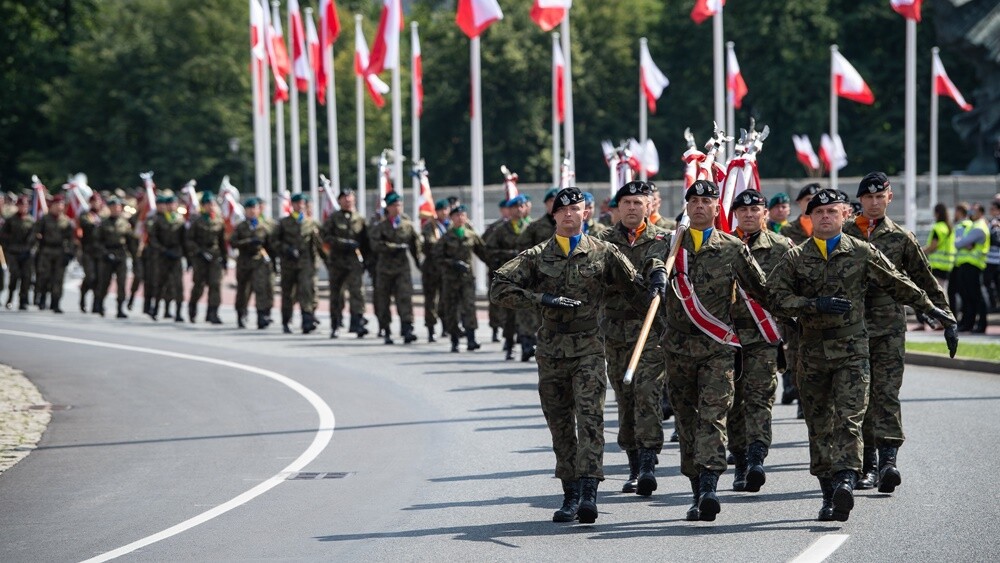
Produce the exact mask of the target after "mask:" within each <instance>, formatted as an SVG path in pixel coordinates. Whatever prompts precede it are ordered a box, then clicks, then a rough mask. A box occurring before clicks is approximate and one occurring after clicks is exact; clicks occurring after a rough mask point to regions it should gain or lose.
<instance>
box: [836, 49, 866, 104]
mask: <svg viewBox="0 0 1000 563" xmlns="http://www.w3.org/2000/svg"><path fill="white" fill-rule="evenodd" d="M833 82H834V87H835V88H836V91H837V95H838V96H840V97H841V98H847V99H848V100H854V101H855V102H858V103H860V104H866V105H872V104H874V103H875V95H874V94H872V90H871V88H869V87H868V84H866V83H865V80H864V78H861V74H860V73H858V71H857V70H855V69H854V67H853V66H851V63H849V62H847V59H845V58H844V56H843V55H841V54H840V52H839V51H837V52H834V53H833Z"/></svg>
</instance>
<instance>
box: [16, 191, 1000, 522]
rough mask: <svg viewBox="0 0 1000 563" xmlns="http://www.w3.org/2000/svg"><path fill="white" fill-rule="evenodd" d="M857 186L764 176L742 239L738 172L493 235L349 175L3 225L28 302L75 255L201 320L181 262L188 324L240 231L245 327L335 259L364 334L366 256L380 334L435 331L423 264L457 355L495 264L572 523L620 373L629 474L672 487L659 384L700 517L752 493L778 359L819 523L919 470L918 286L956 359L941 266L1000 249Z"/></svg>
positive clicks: (338, 320)
mask: <svg viewBox="0 0 1000 563" xmlns="http://www.w3.org/2000/svg"><path fill="white" fill-rule="evenodd" d="M857 197H858V199H859V200H860V212H859V213H857V214H855V213H853V212H852V209H851V206H850V203H849V201H848V198H847V197H846V194H844V192H841V191H839V190H830V189H822V188H821V187H820V186H819V185H818V184H809V185H806V186H805V187H803V188H802V190H801V191H800V192H799V194H798V197H797V198H796V202H797V203H798V204H799V206H800V210H801V214H800V216H799V217H798V218H797V219H795V220H794V221H792V222H789V221H788V207H789V203H790V202H789V201H788V200H789V198H788V197H787V196H784V194H779V196H776V197H775V198H772V199H771V200H770V201H767V200H765V199H764V198H763V196H762V195H761V194H760V193H759V192H756V191H753V190H748V191H745V192H742V193H741V194H739V195H737V197H736V198H735V199H734V200H733V201H732V205H731V209H732V212H733V215H734V218H735V222H736V224H737V227H736V228H735V229H734V232H733V234H728V233H726V232H723V231H722V230H720V229H717V228H715V224H716V223H715V221H716V217H717V216H718V215H719V214H720V212H721V203H720V199H719V198H720V190H719V187H718V186H717V185H716V184H715V183H713V182H711V181H708V180H698V181H695V182H694V183H693V184H692V185H691V186H690V187H689V188H688V190H687V191H686V193H685V198H684V199H685V211H684V213H682V216H681V217H680V218H679V219H680V223H679V224H677V225H675V224H674V222H672V221H670V220H668V219H665V218H663V217H660V216H659V202H658V194H657V191H656V188H655V186H654V185H653V184H651V183H649V182H641V181H636V182H630V183H628V184H626V185H625V186H623V187H621V188H620V189H619V190H618V192H617V194H616V195H615V196H614V197H613V198H612V199H611V200H610V201H609V202H608V208H609V211H610V217H611V219H610V220H603V218H602V221H597V220H596V218H595V217H594V200H593V197H592V196H590V194H585V193H583V192H581V191H580V190H578V189H577V188H572V187H570V188H563V189H561V190H559V189H555V188H553V189H551V190H549V191H548V192H546V194H545V197H544V198H543V203H544V204H545V209H546V212H545V214H544V216H543V217H542V218H541V219H538V220H535V221H532V220H531V218H530V213H531V201H530V198H529V197H528V196H526V195H523V194H522V195H517V196H515V197H512V198H511V199H509V200H505V201H502V202H501V204H500V205H501V208H502V209H503V213H502V218H501V219H500V220H498V221H496V222H495V223H494V224H492V225H490V227H489V229H487V230H486V231H485V232H484V235H483V236H482V237H480V235H478V234H477V233H476V232H475V230H474V228H473V226H472V225H471V224H469V222H468V216H467V212H466V209H465V207H464V206H463V205H461V204H460V203H459V202H457V201H454V200H439V201H438V202H436V204H435V216H434V217H431V218H428V220H427V221H426V222H425V223H424V224H423V226H422V227H420V226H418V225H416V224H414V223H413V222H412V221H411V219H410V218H409V217H407V216H406V215H404V214H403V213H402V209H403V205H402V204H403V202H402V199H401V198H400V196H399V195H398V194H395V193H389V194H388V195H386V197H385V198H384V200H383V201H382V202H381V203H382V206H381V207H382V212H381V213H379V214H378V215H377V216H376V217H375V218H374V219H372V220H371V221H366V220H365V218H364V217H362V216H360V215H359V214H358V212H357V211H356V208H355V194H354V193H353V192H352V191H350V190H344V191H343V192H341V193H340V194H338V197H337V202H338V204H339V210H338V211H336V212H334V213H333V214H331V215H330V216H329V217H328V218H327V219H326V221H324V222H323V223H322V224H320V223H318V222H317V221H316V220H314V219H313V218H312V217H311V215H310V213H309V205H308V196H306V195H304V194H296V195H295V196H293V197H292V198H291V199H292V204H291V212H290V213H289V214H288V215H286V216H285V217H282V218H281V219H280V220H279V221H271V220H269V219H267V218H266V217H265V216H264V214H263V212H262V209H261V207H262V205H263V203H264V202H262V201H259V200H257V199H256V198H250V199H248V200H246V201H245V202H243V204H244V209H245V220H243V221H242V222H239V223H238V224H236V225H235V227H231V232H230V233H229V234H228V236H227V233H226V226H225V225H224V224H223V221H222V219H221V218H220V217H219V216H218V213H219V210H218V208H217V207H216V203H215V198H214V196H213V194H211V193H210V192H205V193H204V194H203V198H202V200H201V203H202V206H201V208H200V209H197V210H187V213H186V214H182V213H180V212H179V211H178V206H177V199H176V197H175V196H174V195H173V194H172V193H171V192H170V191H168V190H165V191H163V192H161V194H160V195H159V196H157V199H156V210H155V212H153V213H151V214H150V215H149V216H148V217H139V216H137V215H133V216H132V217H131V218H128V217H126V215H125V214H124V212H123V210H124V202H123V201H122V200H121V199H120V198H118V197H115V196H112V197H109V198H108V199H107V200H106V201H105V200H103V199H102V198H101V196H95V198H93V199H92V201H91V206H90V210H89V211H88V212H86V213H84V214H82V215H81V216H80V217H79V218H78V220H77V221H76V224H74V222H73V221H71V220H70V219H69V218H68V217H67V216H66V214H65V210H64V201H63V199H62V197H61V196H57V197H55V198H52V199H51V200H50V202H49V204H48V210H47V212H46V213H44V214H43V215H42V216H40V217H39V218H38V219H37V220H35V219H33V218H32V214H31V213H29V204H30V203H31V201H30V200H29V198H28V197H27V196H21V197H19V198H18V199H17V201H16V204H15V211H14V213H13V214H11V215H9V216H7V217H5V218H4V221H3V224H2V225H0V245H2V249H3V251H4V253H3V256H4V258H5V261H6V265H7V270H8V272H9V277H10V281H9V284H8V285H7V291H8V296H7V300H6V306H7V308H8V309H11V308H13V304H14V300H15V297H16V298H17V307H18V309H19V310H26V309H28V306H29V304H32V303H33V304H35V305H36V306H38V308H39V309H50V310H52V311H54V312H55V313H62V312H63V311H62V308H61V302H60V301H61V296H62V287H63V283H64V275H65V269H66V266H67V265H68V264H69V263H70V261H71V260H73V259H74V258H75V259H77V260H78V261H79V262H80V263H81V266H83V269H84V280H83V283H82V285H81V301H80V307H81V310H84V311H86V301H85V295H86V293H87V292H92V293H93V301H92V304H91V312H93V313H95V314H99V315H101V316H104V314H105V309H104V302H105V300H106V297H107V294H108V292H109V291H110V289H111V280H112V278H114V281H115V299H116V305H117V307H116V317H117V318H120V319H124V318H127V317H128V315H127V314H126V313H125V310H126V309H128V310H131V309H132V304H133V302H134V299H135V296H136V293H137V289H138V287H139V286H141V288H142V290H143V298H144V300H145V303H144V305H143V311H144V313H146V314H147V315H148V316H150V317H151V318H152V319H154V320H156V319H157V318H158V316H159V315H160V312H161V309H160V302H161V301H162V302H164V305H165V306H164V309H163V317H164V318H173V319H174V320H175V321H177V322H182V321H183V320H184V319H183V316H182V311H183V308H182V304H183V302H184V301H185V300H184V294H183V293H184V292H183V284H182V279H183V272H184V269H185V264H186V265H187V268H188V269H190V270H193V272H192V278H193V282H194V284H193V287H192V289H191V292H190V294H189V296H188V299H187V303H188V309H187V313H188V320H189V321H190V322H196V317H197V313H198V302H199V300H200V299H201V297H202V295H203V294H204V293H205V292H206V290H207V293H208V303H207V312H206V316H205V320H206V321H207V322H209V323H212V324H221V323H222V319H221V318H220V317H219V307H220V304H221V280H222V277H223V275H222V274H223V272H224V271H225V270H226V267H227V263H228V254H227V246H228V248H229V249H232V251H234V252H235V253H236V261H235V263H236V267H235V274H236V303H235V310H236V322H237V325H238V327H239V328H244V327H245V326H246V324H247V320H248V312H249V306H250V296H251V294H252V295H253V296H254V305H255V308H256V313H257V328H258V329H261V330H263V329H266V328H267V327H268V326H269V325H270V324H271V322H272V321H271V309H272V307H273V303H274V286H275V276H276V275H279V274H280V277H281V282H280V288H281V296H282V300H281V316H282V327H283V329H284V332H286V333H288V332H291V327H290V324H291V320H292V313H293V306H294V304H295V303H298V305H299V308H300V311H301V315H300V316H301V319H302V327H301V328H302V331H303V333H310V332H312V331H314V330H315V329H316V328H317V327H318V325H319V321H318V319H317V318H316V306H317V301H318V300H317V292H316V274H317V260H319V259H323V260H324V261H325V262H326V266H327V269H328V271H329V273H330V305H331V306H330V312H331V332H330V337H331V338H337V337H338V336H339V335H340V329H342V328H343V324H344V323H343V314H344V309H345V308H347V309H348V312H349V315H350V317H349V319H350V320H349V321H348V332H349V333H353V334H355V335H356V336H357V338H363V337H364V336H365V335H366V334H368V330H367V329H366V328H365V326H366V325H367V322H368V321H367V320H366V318H365V302H364V291H363V275H364V272H365V271H366V270H367V271H368V273H369V274H370V275H371V277H372V278H373V286H374V300H373V301H374V302H373V305H374V309H375V314H376V318H377V320H378V324H379V335H380V336H382V337H383V338H384V342H385V344H394V342H395V341H394V340H393V339H392V332H393V329H392V315H391V310H390V307H391V304H392V303H395V305H396V316H397V317H398V318H399V322H400V325H399V331H398V334H400V335H401V336H402V338H403V343H404V344H411V343H413V342H414V341H416V340H417V336H416V335H415V334H414V328H413V327H414V322H415V318H414V312H413V303H412V294H413V285H412V280H411V275H410V272H411V268H412V267H416V268H417V269H418V270H419V272H420V273H421V276H422V278H423V291H424V298H425V301H424V303H425V311H424V314H425V317H424V324H425V327H426V328H427V331H428V340H429V341H430V342H434V341H435V338H434V336H435V333H436V332H437V324H438V321H440V322H441V323H442V325H443V327H442V330H441V334H442V335H444V334H447V335H448V336H450V339H451V344H452V347H451V350H452V352H459V351H460V347H459V345H460V342H461V339H462V338H463V337H464V338H465V339H466V340H467V346H466V349H467V350H468V351H474V350H476V349H478V348H480V346H481V345H480V344H479V342H477V341H476V330H477V328H478V320H477V315H476V304H475V280H474V276H473V275H472V271H473V266H474V260H476V259H478V260H481V261H482V262H483V263H485V264H486V266H487V268H488V270H489V271H490V275H491V288H490V301H491V304H492V305H494V307H493V308H491V311H490V327H491V329H493V336H494V341H497V340H499V336H501V335H502V338H503V349H504V352H505V354H506V359H507V360H511V359H513V358H514V345H515V342H519V343H520V347H521V354H520V358H521V360H522V361H528V360H530V358H531V357H536V361H537V366H538V377H539V386H538V389H539V398H540V401H541V406H542V411H543V413H544V415H545V419H546V422H547V424H548V427H549V430H550V432H551V435H552V447H553V451H554V453H555V457H556V467H555V476H556V477H557V478H559V479H560V480H561V482H562V489H563V502H562V506H561V507H560V508H559V509H558V510H557V511H556V512H555V513H554V514H553V520H554V521H557V522H572V521H576V520H579V521H580V522H583V523H588V522H594V521H595V520H596V518H597V516H598V509H597V501H598V494H597V490H598V485H599V483H600V481H602V480H604V478H605V474H604V398H605V393H606V388H607V385H608V383H609V382H610V384H611V386H612V388H613V390H614V394H615V399H616V401H617V403H618V417H619V420H618V422H619V433H618V445H619V446H620V447H621V449H622V450H623V451H624V452H625V454H626V458H627V460H628V467H629V474H628V476H627V478H626V479H625V484H624V486H623V488H622V492H624V493H632V494H637V495H639V496H642V497H648V496H650V495H652V493H653V492H654V491H656V490H657V489H658V483H657V480H656V477H655V469H656V465H657V461H658V460H657V454H658V453H659V452H660V451H661V448H662V446H663V442H664V436H663V427H662V420H661V418H662V415H663V411H664V409H663V408H661V399H662V400H663V401H667V402H669V407H670V410H672V412H673V414H674V415H676V424H675V429H676V432H677V434H678V438H679V442H680V457H681V468H680V469H681V473H682V474H683V475H684V476H685V477H687V478H688V479H689V481H690V485H691V492H692V503H691V506H690V508H689V509H688V511H687V515H686V518H687V519H688V520H704V521H712V520H715V519H716V517H717V515H718V514H720V513H721V511H722V506H721V503H720V500H719V497H718V495H717V494H716V493H717V490H718V479H719V476H720V475H721V474H722V473H723V472H724V471H725V470H726V469H727V467H728V465H729V464H732V465H734V467H735V475H734V481H733V484H732V489H733V490H734V491H747V492H756V491H759V490H760V489H761V487H762V486H763V485H764V484H765V482H766V472H765V469H764V460H765V458H766V457H767V453H768V449H769V447H770V445H771V409H772V405H773V403H774V400H775V391H776V388H777V375H778V374H779V373H781V375H782V379H783V391H782V394H781V402H782V403H785V404H788V403H791V402H792V401H794V400H795V399H798V400H799V409H800V418H804V419H805V422H806V425H807V428H808V432H809V453H810V472H811V473H812V474H813V475H815V476H816V477H817V478H818V480H819V484H820V490H821V492H822V498H823V500H822V505H821V509H820V512H819V520H824V521H825V520H839V521H845V520H847V519H848V517H849V515H850V512H851V510H852V509H853V506H854V497H853V493H854V490H855V489H864V488H872V487H878V489H879V491H881V492H884V493H891V492H894V490H895V489H896V487H899V486H900V485H901V483H902V473H901V471H900V468H899V462H898V454H899V449H900V447H901V446H902V444H903V441H904V434H903V430H902V416H901V408H900V401H899V390H900V386H901V384H902V378H903V358H902V351H903V339H904V338H905V314H904V310H903V305H909V306H911V307H912V308H914V309H915V310H916V311H917V312H918V315H919V317H920V319H921V320H922V321H924V322H926V323H928V324H930V325H932V326H935V325H936V326H938V327H940V328H944V337H945V340H946V342H947V344H948V347H949V350H950V351H951V353H952V354H954V351H955V348H956V346H957V342H958V337H957V330H958V325H957V323H956V320H955V317H954V315H953V314H952V312H951V308H950V307H949V298H948V296H946V295H945V293H944V292H943V291H942V289H941V287H940V286H939V285H938V283H937V280H936V279H935V276H937V277H938V278H944V277H947V276H948V271H949V270H950V269H951V268H950V266H951V264H952V263H954V264H958V262H956V261H955V258H956V255H960V254H962V252H965V254H964V255H962V256H964V257H965V261H964V262H961V264H962V265H967V264H970V263H971V264H973V265H974V266H976V267H978V264H979V261H985V255H984V256H983V257H982V260H980V257H979V255H978V254H975V253H976V252H978V251H979V250H981V249H982V248H984V245H983V243H982V241H981V240H980V239H981V238H983V237H981V236H980V237H979V238H976V236H974V235H975V234H976V233H975V232H974V231H975V229H976V226H975V225H974V223H973V222H972V221H969V225H972V226H967V225H964V224H962V226H963V231H962V233H958V234H955V233H950V231H951V226H950V224H946V225H945V227H944V228H942V229H938V228H937V225H935V231H934V233H932V238H931V240H930V241H929V242H928V245H929V246H928V247H925V248H923V249H922V248H921V246H920V244H919V243H917V241H916V239H915V238H914V237H913V235H912V234H911V233H909V232H907V231H905V230H904V229H902V228H901V227H900V226H899V225H897V224H895V223H893V222H892V221H891V220H890V219H888V217H887V216H886V210H887V207H888V205H889V204H890V202H891V201H892V188H891V186H890V183H889V181H888V179H887V178H886V176H885V175H884V174H883V173H881V172H873V173H871V174H869V175H867V176H865V177H864V179H863V180H862V181H861V184H860V185H859V187H858V194H857ZM944 222H945V223H947V218H946V217H945V219H944ZM675 227H676V228H675ZM970 232H971V233H972V235H969V234H968V233H970ZM845 233H846V235H847V236H844V234H845ZM966 239H969V241H967V240H966ZM949 241H950V245H949ZM956 241H957V243H958V244H956ZM970 241H971V242H970ZM956 246H960V247H961V248H958V249H956ZM985 248H988V246H987V247H985ZM925 251H926V252H930V254H931V258H930V260H928V257H927V256H926V255H925ZM966 255H968V256H971V258H969V257H968V256H966ZM411 259H412V262H411ZM130 260H131V263H132V272H133V283H132V287H131V290H130V292H127V291H126V288H127V281H126V277H127V272H128V263H129V261H130ZM949 261H950V263H949V264H947V266H949V267H948V268H946V267H945V265H944V262H949ZM932 268H934V270H933V272H932ZM959 285H960V284H959ZM31 290H33V292H34V298H33V301H32V300H31V299H29V294H30V293H31ZM345 292H346V293H347V299H345V296H344V293H345ZM127 293H128V295H127ZM126 297H128V298H127V299H126ZM653 303H657V304H659V305H658V306H655V307H654V306H652V304H653ZM171 305H173V306H171ZM977 314H978V311H974V310H973V311H970V312H969V313H967V315H965V317H968V318H971V319H972V320H965V322H966V323H967V325H968V326H967V327H966V328H970V329H971V328H973V322H974V321H975V319H976V315H977ZM633 352H635V354H638V355H637V356H635V357H633V356H634V354H633ZM630 360H631V362H630ZM667 396H668V397H669V399H666V397H667ZM727 450H728V451H729V453H730V458H729V460H728V461H727V457H726V452H727Z"/></svg>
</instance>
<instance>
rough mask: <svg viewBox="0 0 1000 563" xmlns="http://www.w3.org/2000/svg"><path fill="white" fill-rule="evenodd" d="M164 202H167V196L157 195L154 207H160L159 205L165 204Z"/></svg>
mask: <svg viewBox="0 0 1000 563" xmlns="http://www.w3.org/2000/svg"><path fill="white" fill-rule="evenodd" d="M166 202H167V196H165V195H163V194H158V195H157V196H156V205H160V204H161V203H166Z"/></svg>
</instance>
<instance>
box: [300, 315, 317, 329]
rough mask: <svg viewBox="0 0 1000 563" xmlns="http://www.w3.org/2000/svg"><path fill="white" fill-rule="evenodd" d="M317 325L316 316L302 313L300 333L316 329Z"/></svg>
mask: <svg viewBox="0 0 1000 563" xmlns="http://www.w3.org/2000/svg"><path fill="white" fill-rule="evenodd" d="M318 326H319V321H318V320H316V316H315V315H313V314H312V313H302V334H309V333H310V332H312V331H314V330H316V327H318Z"/></svg>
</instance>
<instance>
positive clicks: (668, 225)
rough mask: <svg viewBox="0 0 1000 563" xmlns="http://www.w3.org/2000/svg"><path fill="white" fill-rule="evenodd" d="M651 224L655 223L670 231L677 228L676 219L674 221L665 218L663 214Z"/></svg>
mask: <svg viewBox="0 0 1000 563" xmlns="http://www.w3.org/2000/svg"><path fill="white" fill-rule="evenodd" d="M653 224H654V225H656V226H657V227H658V228H660V229H663V230H664V231H672V230H674V229H676V228H677V221H674V220H673V219H667V218H666V217H664V216H663V215H660V216H659V217H657V218H656V221H655V222H654V223H653Z"/></svg>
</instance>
